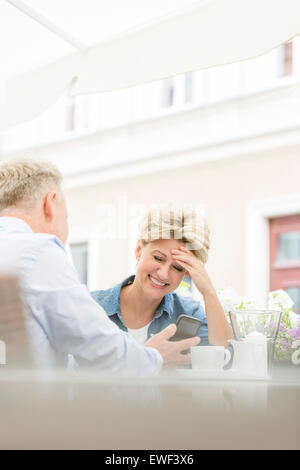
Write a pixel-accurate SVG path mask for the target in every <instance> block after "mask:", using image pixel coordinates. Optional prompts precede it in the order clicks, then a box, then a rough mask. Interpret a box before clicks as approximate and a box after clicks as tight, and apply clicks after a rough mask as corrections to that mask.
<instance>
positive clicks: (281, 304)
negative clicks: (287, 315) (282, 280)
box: [268, 289, 295, 310]
mask: <svg viewBox="0 0 300 470" xmlns="http://www.w3.org/2000/svg"><path fill="white" fill-rule="evenodd" d="M294 303H295V302H293V300H292V299H291V298H290V296H289V295H288V294H287V293H286V292H285V291H284V290H282V289H278V290H275V291H273V292H270V293H269V302H268V308H269V309H270V310H289V309H291V308H292V307H293V305H294Z"/></svg>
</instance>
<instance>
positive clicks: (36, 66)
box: [0, 0, 300, 130]
mask: <svg viewBox="0 0 300 470" xmlns="http://www.w3.org/2000/svg"><path fill="white" fill-rule="evenodd" d="M298 34H300V1H299V0H198V1H195V0H151V1H149V0H109V1H107V2H100V1H99V0H72V1H70V0H51V1H50V0H48V1H47V0H25V1H21V0H2V1H1V2H0V41H1V42H0V44H1V46H0V64H1V68H0V130H4V129H7V128H9V127H11V126H13V125H16V124H18V123H21V122H23V121H26V120H28V119H31V118H33V117H35V116H37V115H38V114H40V113H41V112H42V111H44V110H45V109H46V108H47V107H48V106H50V105H51V104H52V103H54V102H55V101H56V100H57V99H58V97H59V96H60V95H61V94H62V93H63V92H64V91H66V90H67V89H68V90H69V93H70V94H73V95H77V94H86V93H96V92H103V91H110V90H116V89H120V88H125V87H131V86H134V85H138V84H141V83H145V82H149V81H152V80H159V79H162V78H166V77H170V76H173V75H176V74H181V73H185V72H191V71H194V70H200V69H206V68H208V67H214V66H217V65H223V64H228V63H233V62H237V61H240V60H245V59H248V58H253V57H255V56H258V55H261V54H264V53H266V52H268V51H270V50H271V49H273V48H275V47H277V46H278V45H280V44H281V43H284V42H286V41H288V40H290V39H292V38H293V37H295V36H296V35H298Z"/></svg>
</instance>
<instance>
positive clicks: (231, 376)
mask: <svg viewBox="0 0 300 470" xmlns="http://www.w3.org/2000/svg"><path fill="white" fill-rule="evenodd" d="M176 371H177V372H178V373H179V374H180V375H181V376H182V377H184V378H186V379H192V380H199V379H208V380H238V381H239V380H255V381H257V380H270V378H269V377H253V376H250V375H246V374H243V373H241V372H240V371H238V370H235V369H229V370H199V369H177V370H176Z"/></svg>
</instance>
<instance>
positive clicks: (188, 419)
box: [0, 365, 300, 450]
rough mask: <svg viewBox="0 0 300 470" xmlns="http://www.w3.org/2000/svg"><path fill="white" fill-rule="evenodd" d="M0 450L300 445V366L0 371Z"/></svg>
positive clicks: (296, 447)
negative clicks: (192, 374) (196, 374)
mask: <svg viewBox="0 0 300 470" xmlns="http://www.w3.org/2000/svg"><path fill="white" fill-rule="evenodd" d="M0 397H1V400H0V422H1V426H0V448H1V449H120V450H121V449H137V450H138V449H177V450H180V449H186V450H187V449H299V448H300V367H299V366H292V365H289V366H286V367H283V366H279V365H276V367H275V369H274V373H273V379H272V381H269V382H268V381H247V382H245V381H244V382H242V381H241V382H239V381H226V380H215V381H212V380H184V379H183V378H182V377H181V376H180V375H179V374H178V373H176V371H175V370H174V371H168V372H166V371H165V372H163V373H161V374H160V375H159V376H158V377H156V378H152V379H150V378H147V379H137V378H118V377H111V376H108V375H106V374H100V373H95V372H94V373H91V372H82V373H81V374H79V375H78V376H77V375H72V374H71V375H69V374H67V373H66V372H65V371H56V372H51V373H50V372H47V373H46V372H45V373H43V374H42V375H37V373H36V372H30V371H7V370H5V369H4V368H2V369H0Z"/></svg>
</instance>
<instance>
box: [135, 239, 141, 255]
mask: <svg viewBox="0 0 300 470" xmlns="http://www.w3.org/2000/svg"><path fill="white" fill-rule="evenodd" d="M141 253H142V240H141V239H139V240H138V242H137V245H136V248H135V257H136V259H137V260H139V259H140V257H141Z"/></svg>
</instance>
